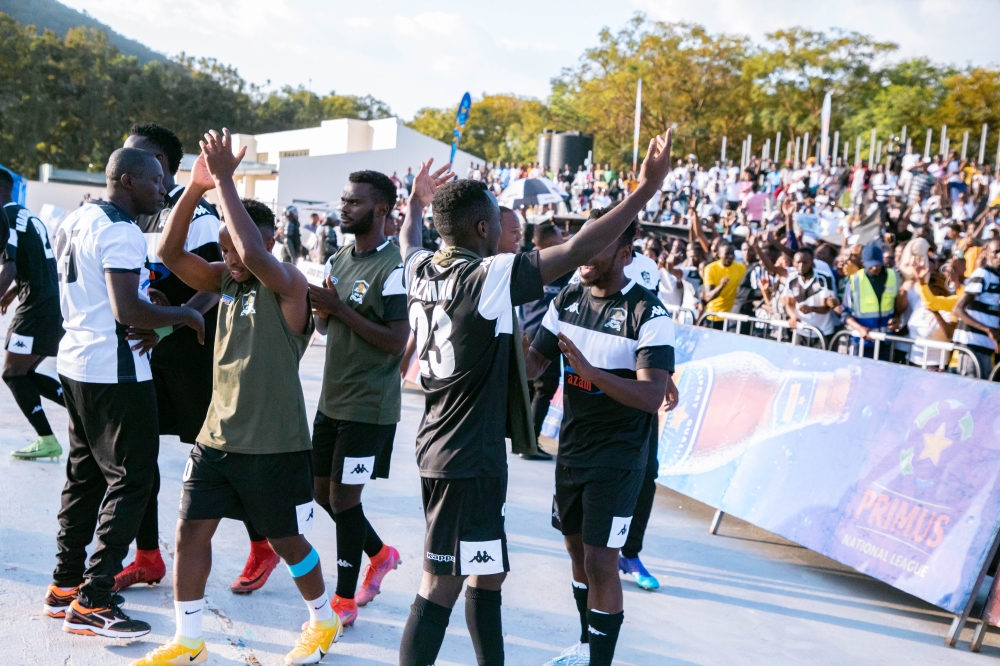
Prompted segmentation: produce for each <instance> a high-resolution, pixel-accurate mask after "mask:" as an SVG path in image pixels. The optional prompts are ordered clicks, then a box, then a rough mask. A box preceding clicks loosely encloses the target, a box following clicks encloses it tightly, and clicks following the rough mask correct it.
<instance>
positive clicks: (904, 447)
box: [659, 326, 1000, 613]
mask: <svg viewBox="0 0 1000 666" xmlns="http://www.w3.org/2000/svg"><path fill="white" fill-rule="evenodd" d="M675 348H676V352H677V361H678V365H677V373H676V374H675V378H674V381H675V382H676V383H677V387H678V389H679V391H680V403H679V404H678V405H677V408H676V409H674V410H673V411H672V412H668V413H661V418H660V440H659V461H660V468H659V473H660V477H659V482H660V483H662V484H663V485H665V486H667V487H669V488H672V489H673V490H675V491H677V492H679V493H682V494H684V495H687V496H688V497H692V498H694V499H696V500H698V501H700V502H703V503H705V504H708V505H710V506H712V507H715V508H717V509H721V510H722V511H724V512H726V513H729V514H732V515H733V516H736V517H737V518H741V519H743V520H745V521H747V522H750V523H752V524H754V525H757V526H758V527H761V528H763V529H765V530H768V531H770V532H773V533H774V534H778V535H780V536H782V537H785V538H786V539H790V540H792V541H795V542H796V543H799V544H802V545H803V546H805V547H806V548H809V549H810V550H814V551H816V552H818V553H822V554H823V555H826V556H827V557H830V558H832V559H834V560H836V561H838V562H840V563H842V564H845V565H847V566H849V567H851V568H853V569H856V570H857V571H860V572H861V573H864V574H867V575H869V576H872V577H874V578H877V579H878V580H881V581H883V582H885V583H888V584H889V585H892V586H893V587H896V588H898V589H900V590H903V591H904V592H907V593H909V594H912V595H914V596H916V597H919V598H921V599H923V600H924V601H927V602H929V603H932V604H934V605H935V606H939V607H941V608H943V609H945V610H948V611H950V612H952V613H961V612H962V609H963V608H965V607H966V604H967V603H968V602H969V599H970V598H971V597H972V596H973V595H975V594H976V589H975V588H976V585H977V582H978V580H979V578H978V577H979V573H980V572H981V571H982V570H983V568H984V567H985V566H986V565H988V564H989V562H988V557H989V554H990V549H991V546H992V544H993V542H994V539H996V536H997V529H998V526H1000V419H998V418H997V416H996V413H997V412H996V405H997V403H998V401H1000V385H998V384H996V383H993V382H984V381H976V380H971V379H966V378H963V377H959V376H957V375H952V374H948V373H937V372H928V371H927V370H920V369H915V368H909V367H906V366H902V365H898V364H893V363H885V362H880V361H873V360H869V359H862V358H858V357H854V356H844V355H840V354H833V353H830V352H828V351H820V350H815V349H808V348H804V347H799V346H792V345H787V344H779V343H777V342H772V341H768V340H763V339H760V338H755V337H751V336H743V335H739V336H738V335H734V334H732V333H722V332H718V331H712V330H707V329H703V328H696V327H692V326H677V340H676V347H675Z"/></svg>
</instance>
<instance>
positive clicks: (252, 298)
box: [240, 289, 257, 317]
mask: <svg viewBox="0 0 1000 666" xmlns="http://www.w3.org/2000/svg"><path fill="white" fill-rule="evenodd" d="M242 303H243V310H242V311H241V312H240V316H241V317H246V316H247V315H252V314H257V311H256V310H255V309H254V307H253V306H254V305H255V304H256V303H257V290H256V289H254V290H253V291H251V292H250V293H249V294H243V300H242Z"/></svg>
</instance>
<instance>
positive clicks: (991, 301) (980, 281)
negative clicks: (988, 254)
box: [951, 266, 1000, 352]
mask: <svg viewBox="0 0 1000 666" xmlns="http://www.w3.org/2000/svg"><path fill="white" fill-rule="evenodd" d="M965 293H967V294H975V295H976V298H975V299H974V300H973V301H972V303H971V304H970V305H969V307H968V310H967V312H968V313H969V316H971V317H972V318H973V319H975V320H976V321H978V322H979V323H980V324H982V325H984V326H988V327H990V328H992V329H993V330H996V329H997V327H1000V273H998V272H997V271H995V270H993V269H992V268H990V267H989V266H981V267H979V268H977V269H976V270H975V271H973V272H972V275H970V276H969V279H968V280H966V281H965ZM951 339H952V340H953V341H954V342H957V343H959V344H963V345H969V346H970V347H980V348H983V349H988V350H989V351H990V352H992V351H993V341H992V340H990V336H988V335H986V334H985V333H983V332H982V331H980V330H979V329H978V328H973V327H972V326H969V325H968V324H966V323H965V322H962V321H960V322H958V326H956V327H955V332H954V333H953V334H952V338H951Z"/></svg>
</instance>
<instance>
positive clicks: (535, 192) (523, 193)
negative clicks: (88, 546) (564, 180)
mask: <svg viewBox="0 0 1000 666" xmlns="http://www.w3.org/2000/svg"><path fill="white" fill-rule="evenodd" d="M562 200H563V197H562V194H561V193H560V192H559V188H557V187H556V184H555V183H553V182H552V181H551V180H549V179H548V178H522V179H521V180H515V181H514V182H513V183H511V184H510V186H509V187H507V189H506V190H504V191H503V192H502V193H501V194H500V196H499V197H498V198H497V201H498V202H500V205H501V206H507V207H508V208H514V209H517V208H520V207H521V206H542V205H545V204H557V203H559V202H561V201H562Z"/></svg>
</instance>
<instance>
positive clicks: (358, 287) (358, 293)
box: [348, 280, 369, 305]
mask: <svg viewBox="0 0 1000 666" xmlns="http://www.w3.org/2000/svg"><path fill="white" fill-rule="evenodd" d="M368 287H369V285H368V283H367V282H365V281H364V280H358V281H357V282H355V283H354V286H353V287H351V296H350V297H349V298H348V300H349V301H354V302H355V303H358V304H359V305H360V304H361V303H362V302H363V301H364V300H365V294H367V293H368Z"/></svg>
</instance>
